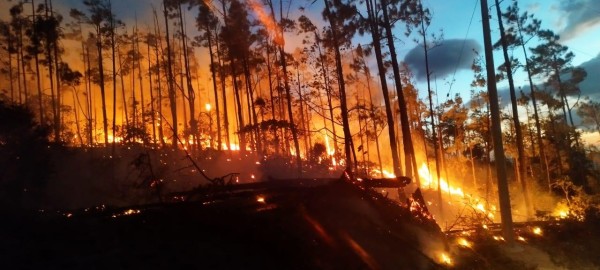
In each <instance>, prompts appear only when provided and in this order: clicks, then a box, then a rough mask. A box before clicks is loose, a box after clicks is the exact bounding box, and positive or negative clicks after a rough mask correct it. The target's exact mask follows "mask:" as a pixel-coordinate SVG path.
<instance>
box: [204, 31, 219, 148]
mask: <svg viewBox="0 0 600 270" xmlns="http://www.w3.org/2000/svg"><path fill="white" fill-rule="evenodd" d="M205 28H206V35H207V37H208V54H209V56H210V74H211V75H212V82H213V96H214V97H215V110H216V113H217V149H218V150H219V151H221V149H222V145H223V143H222V141H221V138H222V136H221V106H220V104H219V93H218V90H217V72H216V71H215V68H216V63H215V59H214V55H213V46H212V34H211V29H210V26H209V25H208V24H207V25H206V27H205Z"/></svg>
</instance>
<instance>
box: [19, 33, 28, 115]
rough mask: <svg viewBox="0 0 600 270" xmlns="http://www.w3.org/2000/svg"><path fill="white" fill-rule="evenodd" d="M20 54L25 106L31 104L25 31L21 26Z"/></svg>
mask: <svg viewBox="0 0 600 270" xmlns="http://www.w3.org/2000/svg"><path fill="white" fill-rule="evenodd" d="M18 36H19V55H20V56H21V61H19V63H20V64H21V74H23V99H24V101H25V106H29V90H28V89H27V88H28V87H27V73H26V72H25V64H26V60H25V57H24V54H23V31H22V29H21V27H19V33H18ZM19 103H21V104H22V101H21V98H19Z"/></svg>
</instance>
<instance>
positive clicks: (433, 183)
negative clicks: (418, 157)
mask: <svg viewBox="0 0 600 270" xmlns="http://www.w3.org/2000/svg"><path fill="white" fill-rule="evenodd" d="M419 176H420V177H421V185H422V186H423V188H428V189H434V190H437V188H438V186H439V187H440V188H441V189H442V190H443V191H444V192H446V193H448V194H451V195H459V196H465V193H464V192H463V190H462V189H461V188H459V187H454V186H451V185H450V184H449V183H448V181H447V180H445V179H444V178H442V177H439V178H438V177H434V176H433V175H432V174H431V172H430V171H429V167H428V166H427V164H425V163H423V164H421V167H420V168H419ZM438 179H439V183H438Z"/></svg>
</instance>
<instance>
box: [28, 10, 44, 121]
mask: <svg viewBox="0 0 600 270" xmlns="http://www.w3.org/2000/svg"><path fill="white" fill-rule="evenodd" d="M35 13H36V12H35V0H31V16H32V20H33V24H34V26H33V27H32V28H31V29H32V37H33V39H34V40H35V42H36V43H38V42H39V40H38V35H37V32H36V31H35V30H36V27H35V22H36V15H35ZM34 46H35V47H34V51H35V52H34V53H33V59H34V63H35V74H36V83H37V88H38V89H37V93H38V106H39V108H38V109H39V114H40V124H42V125H43V124H45V122H46V120H45V119H44V118H45V117H44V116H45V115H44V102H43V96H44V95H43V90H42V82H41V79H40V77H41V74H40V60H39V56H38V46H39V43H38V44H35V45H34Z"/></svg>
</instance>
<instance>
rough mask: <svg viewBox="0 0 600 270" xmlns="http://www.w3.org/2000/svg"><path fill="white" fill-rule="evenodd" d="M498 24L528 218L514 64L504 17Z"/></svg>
mask: <svg viewBox="0 0 600 270" xmlns="http://www.w3.org/2000/svg"><path fill="white" fill-rule="evenodd" d="M495 3H496V12H497V15H498V18H502V12H501V11H500V4H499V2H498V0H495ZM498 25H499V27H500V41H501V43H502V53H503V55H504V61H505V65H506V75H507V77H508V85H509V89H510V102H511V105H512V114H513V124H514V125H515V134H516V136H517V156H518V157H517V163H518V164H519V166H518V172H519V173H518V174H517V176H518V181H519V182H520V183H521V189H522V192H523V199H524V201H525V209H526V214H527V218H531V217H532V213H531V210H532V209H533V208H532V205H531V199H530V198H529V188H528V187H527V186H528V184H527V182H528V179H527V171H526V170H527V169H526V168H527V167H526V166H527V164H525V150H524V146H523V132H522V130H521V124H520V120H519V110H518V107H517V94H516V93H515V84H514V81H513V75H512V65H511V61H510V57H509V56H508V43H507V41H506V34H505V33H504V24H503V23H502V19H499V20H498Z"/></svg>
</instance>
